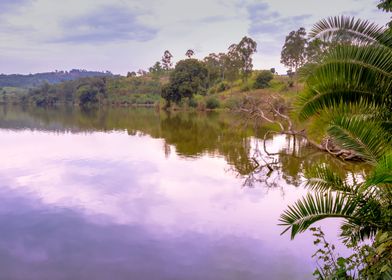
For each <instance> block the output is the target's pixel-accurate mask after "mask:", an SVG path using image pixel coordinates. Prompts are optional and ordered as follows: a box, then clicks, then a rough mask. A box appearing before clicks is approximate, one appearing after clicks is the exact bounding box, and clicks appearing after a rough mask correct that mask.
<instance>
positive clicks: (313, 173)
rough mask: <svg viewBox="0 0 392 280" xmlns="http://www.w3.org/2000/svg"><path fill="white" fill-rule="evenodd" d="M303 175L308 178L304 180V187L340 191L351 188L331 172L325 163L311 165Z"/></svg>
mask: <svg viewBox="0 0 392 280" xmlns="http://www.w3.org/2000/svg"><path fill="white" fill-rule="evenodd" d="M305 177H306V178H309V179H307V181H306V187H308V188H310V189H312V190H314V191H318V192H328V191H341V192H347V193H350V192H352V191H353V188H352V187H351V186H350V185H348V184H347V182H346V181H345V180H343V179H342V178H341V176H340V175H338V174H337V173H335V172H333V171H332V169H331V168H329V167H328V166H327V165H325V164H317V165H316V166H315V167H311V168H309V169H307V170H306V172H305Z"/></svg>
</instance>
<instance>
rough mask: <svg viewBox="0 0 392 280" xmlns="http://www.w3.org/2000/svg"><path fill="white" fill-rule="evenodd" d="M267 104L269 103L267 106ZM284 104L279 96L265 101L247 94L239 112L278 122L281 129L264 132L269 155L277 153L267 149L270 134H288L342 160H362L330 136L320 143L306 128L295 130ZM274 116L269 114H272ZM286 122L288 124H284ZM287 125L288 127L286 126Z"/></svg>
mask: <svg viewBox="0 0 392 280" xmlns="http://www.w3.org/2000/svg"><path fill="white" fill-rule="evenodd" d="M265 105H268V107H266V106H265ZM284 109H285V108H284V106H283V105H282V103H280V101H279V100H278V99H277V98H274V97H270V98H269V99H268V100H267V101H263V100H261V99H260V98H254V97H251V96H246V97H245V99H244V102H243V104H242V105H241V106H240V107H239V109H238V112H241V113H245V114H246V115H247V118H248V119H252V120H255V121H266V122H268V123H272V124H277V125H278V126H279V127H280V131H272V130H270V131H267V132H266V133H265V134H264V145H263V148H264V152H265V153H266V154H267V155H269V156H270V155H274V154H276V153H270V152H268V151H267V149H266V144H265V142H266V140H267V137H268V136H269V135H270V134H273V133H274V134H286V135H292V136H294V137H296V136H300V137H302V138H304V139H306V141H307V143H309V144H310V145H312V146H313V147H315V148H317V149H319V150H322V151H324V152H327V153H329V154H330V155H332V156H335V157H338V158H340V159H342V160H362V158H361V157H360V156H359V155H358V154H356V153H355V152H354V151H352V150H347V149H342V148H340V147H338V146H337V145H336V144H334V143H333V141H332V139H331V138H330V137H327V138H325V139H324V141H323V142H322V143H321V144H319V143H316V142H315V141H313V140H311V139H309V138H308V137H307V135H306V132H305V130H300V131H296V130H294V126H293V123H292V121H291V119H290V117H289V116H287V115H285V114H284V113H283V112H282V111H283V110H284ZM271 114H272V116H269V115H271ZM284 122H285V123H286V125H285V124H284ZM285 127H287V129H286V128H285Z"/></svg>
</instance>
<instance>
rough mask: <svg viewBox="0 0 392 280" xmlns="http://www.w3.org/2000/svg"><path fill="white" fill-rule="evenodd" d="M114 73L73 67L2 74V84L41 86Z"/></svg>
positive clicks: (109, 75) (0, 77) (0, 76)
mask: <svg viewBox="0 0 392 280" xmlns="http://www.w3.org/2000/svg"><path fill="white" fill-rule="evenodd" d="M112 76H113V74H112V73H110V72H108V71H106V72H98V71H87V70H79V69H72V70H70V71H55V72H48V73H37V74H30V75H19V74H12V75H5V74H0V86H3V87H24V88H28V87H40V86H42V85H43V84H44V83H49V84H58V83H61V82H63V81H72V80H77V79H81V78H88V77H112Z"/></svg>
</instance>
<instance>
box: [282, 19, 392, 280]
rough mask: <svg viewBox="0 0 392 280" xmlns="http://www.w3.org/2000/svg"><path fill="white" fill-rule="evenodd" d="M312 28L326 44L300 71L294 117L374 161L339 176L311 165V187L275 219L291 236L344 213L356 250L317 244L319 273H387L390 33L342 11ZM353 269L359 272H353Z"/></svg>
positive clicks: (344, 229)
mask: <svg viewBox="0 0 392 280" xmlns="http://www.w3.org/2000/svg"><path fill="white" fill-rule="evenodd" d="M311 36H312V37H313V38H316V39H320V40H322V41H323V42H326V43H329V44H330V45H329V49H328V52H327V53H326V54H325V55H323V57H322V59H321V60H318V63H317V64H312V65H308V66H305V67H304V71H301V75H302V78H303V79H304V80H305V84H306V88H305V91H304V92H303V93H301V94H300V96H299V98H298V103H297V112H298V117H299V120H302V121H305V120H310V121H313V122H315V123H316V125H318V127H319V129H322V130H324V129H325V132H326V133H327V134H328V137H329V138H330V139H332V140H333V141H334V143H337V144H338V146H339V147H341V148H342V149H343V150H344V151H349V152H350V153H352V154H354V155H357V156H359V157H360V158H362V159H363V160H365V161H367V162H368V163H369V164H371V165H372V166H373V168H374V169H373V172H372V173H371V174H369V175H368V176H365V178H363V180H357V178H355V175H354V176H353V177H352V178H347V177H346V178H341V177H340V176H339V175H338V174H336V173H334V172H332V171H331V169H330V168H329V167H328V166H325V165H319V166H315V167H314V168H311V169H310V170H308V172H307V174H306V176H307V177H308V179H307V182H306V185H307V187H309V188H310V189H312V190H313V191H314V193H312V194H308V195H307V196H305V197H303V198H302V199H301V200H299V201H297V202H296V203H295V204H294V205H292V206H289V207H288V209H287V210H286V211H285V212H284V213H283V214H282V215H281V219H280V221H281V223H282V225H283V226H286V229H285V230H284V232H286V231H288V230H290V231H291V236H292V238H293V237H294V236H295V235H296V234H298V233H300V232H303V231H305V230H306V229H308V228H309V227H310V226H311V225H312V224H314V223H315V222H316V221H319V220H321V219H325V218H337V217H338V218H341V219H342V220H343V224H342V226H341V232H340V235H341V236H342V237H343V241H344V242H345V243H346V244H347V245H348V246H349V247H352V248H355V250H356V253H355V254H354V255H353V256H351V257H350V258H348V259H344V258H338V259H335V260H332V259H331V254H330V252H327V251H325V250H321V251H320V250H319V251H318V253H317V254H321V258H324V260H326V264H325V266H324V267H321V268H319V269H318V270H317V271H316V276H318V277H319V279H350V277H352V279H353V278H360V279H383V277H384V276H385V277H388V276H390V273H391V268H390V267H391V266H390V264H391V259H392V250H389V251H388V249H390V248H391V243H388V242H389V241H385V240H389V239H388V237H389V236H391V232H392V218H391V217H392V185H391V182H392V173H391V167H392V156H391V154H392V141H391V138H392V134H391V130H390V128H388V126H387V125H385V124H387V123H390V122H391V118H390V116H391V111H392V106H391V104H392V103H391V99H392V74H391V73H392V51H391V47H392V37H391V34H389V33H388V32H386V30H385V29H384V28H382V27H379V26H377V25H375V24H372V23H369V22H367V21H362V20H355V19H354V18H350V17H343V16H342V17H335V18H328V19H325V20H322V21H320V22H319V23H317V24H316V25H315V26H314V28H313V29H312V31H311ZM380 112H382V113H380ZM320 124H321V125H320ZM329 138H328V139H329ZM316 234H317V235H318V237H321V236H323V235H322V233H320V232H318V231H316ZM380 236H383V237H384V238H381V240H380ZM369 238H375V239H374V240H375V241H374V242H373V243H372V244H371V245H360V242H362V241H364V240H366V239H369ZM318 242H320V239H318ZM323 242H324V243H325V240H324V241H323ZM324 245H325V244H324ZM328 246H329V245H327V247H328ZM384 253H385V254H384ZM317 254H316V255H317ZM375 267H377V270H376V269H374V268H375ZM350 270H355V271H356V272H357V273H359V274H355V275H351V276H350V275H349V274H347V272H348V271H350ZM385 279H387V278H385Z"/></svg>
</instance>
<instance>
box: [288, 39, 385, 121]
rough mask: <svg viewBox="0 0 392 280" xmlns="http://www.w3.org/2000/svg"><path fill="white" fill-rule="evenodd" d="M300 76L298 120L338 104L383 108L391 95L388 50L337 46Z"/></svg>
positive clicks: (297, 105) (372, 47)
mask: <svg viewBox="0 0 392 280" xmlns="http://www.w3.org/2000/svg"><path fill="white" fill-rule="evenodd" d="M310 70H311V72H310ZM303 72H304V74H303V75H305V76H306V79H307V80H306V84H307V88H306V90H305V91H304V92H303V93H302V94H300V95H299V97H298V102H297V104H296V107H297V111H298V116H299V119H300V120H306V119H308V118H309V117H311V116H313V115H315V114H316V113H318V112H319V111H320V110H322V109H323V108H332V107H334V105H335V104H339V103H340V102H341V101H344V102H345V103H354V104H355V103H358V102H361V100H366V101H367V102H368V103H375V104H376V105H377V106H379V107H383V108H384V107H385V106H386V100H388V99H390V98H391V95H392V94H391V93H392V51H391V50H388V51H386V50H385V49H380V48H377V47H374V46H366V47H358V46H349V45H342V46H337V47H336V48H334V49H333V50H332V51H330V53H329V54H327V55H326V56H325V58H324V59H323V61H322V63H320V64H319V65H318V66H311V67H310V66H309V69H307V70H306V71H305V70H304V71H303ZM386 109H387V110H388V108H386ZM389 110H390V109H389Z"/></svg>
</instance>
